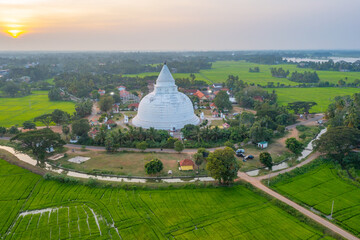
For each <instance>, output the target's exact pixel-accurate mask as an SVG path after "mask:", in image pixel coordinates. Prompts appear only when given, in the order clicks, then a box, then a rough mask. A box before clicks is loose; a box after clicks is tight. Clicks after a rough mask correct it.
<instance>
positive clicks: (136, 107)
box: [128, 103, 139, 111]
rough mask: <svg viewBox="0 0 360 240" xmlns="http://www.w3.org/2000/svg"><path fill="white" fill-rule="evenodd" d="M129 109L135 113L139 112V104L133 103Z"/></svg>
mask: <svg viewBox="0 0 360 240" xmlns="http://www.w3.org/2000/svg"><path fill="white" fill-rule="evenodd" d="M128 108H130V109H134V111H137V110H138V108H139V103H131V104H129V105H128Z"/></svg>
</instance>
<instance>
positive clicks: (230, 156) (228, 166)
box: [206, 147, 240, 184]
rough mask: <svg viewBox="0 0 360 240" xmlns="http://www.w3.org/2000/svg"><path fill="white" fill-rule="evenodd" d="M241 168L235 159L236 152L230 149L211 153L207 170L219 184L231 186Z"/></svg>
mask: <svg viewBox="0 0 360 240" xmlns="http://www.w3.org/2000/svg"><path fill="white" fill-rule="evenodd" d="M239 168H240V166H239V163H238V161H237V160H236V158H235V152H234V150H232V149H231V148H229V147H226V148H225V149H217V150H215V151H214V152H212V153H210V155H209V157H208V158H207V164H206V169H207V170H208V171H209V172H210V175H211V176H212V177H213V178H214V179H217V180H218V181H219V183H224V184H229V183H230V182H232V181H234V179H235V178H236V177H237V172H238V171H239Z"/></svg>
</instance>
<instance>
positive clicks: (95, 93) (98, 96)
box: [90, 90, 100, 100]
mask: <svg viewBox="0 0 360 240" xmlns="http://www.w3.org/2000/svg"><path fill="white" fill-rule="evenodd" d="M90 94H91V98H92V99H94V100H95V99H99V98H100V94H99V92H98V91H97V90H93V91H92V92H91V93H90Z"/></svg>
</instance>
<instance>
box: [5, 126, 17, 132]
mask: <svg viewBox="0 0 360 240" xmlns="http://www.w3.org/2000/svg"><path fill="white" fill-rule="evenodd" d="M7 132H8V133H9V134H18V133H20V131H19V129H18V128H17V127H15V126H12V127H11V128H9V129H8V131H7Z"/></svg>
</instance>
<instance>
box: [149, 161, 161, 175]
mask: <svg viewBox="0 0 360 240" xmlns="http://www.w3.org/2000/svg"><path fill="white" fill-rule="evenodd" d="M163 168H164V165H163V163H162V162H161V161H160V160H159V159H157V158H155V159H153V160H151V161H150V162H148V163H146V164H145V171H146V173H147V174H150V175H152V174H157V173H159V172H161V171H162V170H163Z"/></svg>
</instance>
